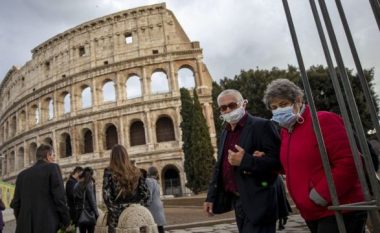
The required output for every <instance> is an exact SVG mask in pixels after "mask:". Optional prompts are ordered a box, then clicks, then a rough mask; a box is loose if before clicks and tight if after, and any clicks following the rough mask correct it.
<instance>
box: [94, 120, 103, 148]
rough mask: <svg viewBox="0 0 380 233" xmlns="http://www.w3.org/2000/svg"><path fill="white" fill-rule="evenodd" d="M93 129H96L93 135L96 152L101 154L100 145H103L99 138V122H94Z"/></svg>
mask: <svg viewBox="0 0 380 233" xmlns="http://www.w3.org/2000/svg"><path fill="white" fill-rule="evenodd" d="M93 127H94V134H93V143H94V152H95V153H98V154H99V153H100V151H99V144H101V141H100V138H99V123H98V121H97V120H94V122H93Z"/></svg>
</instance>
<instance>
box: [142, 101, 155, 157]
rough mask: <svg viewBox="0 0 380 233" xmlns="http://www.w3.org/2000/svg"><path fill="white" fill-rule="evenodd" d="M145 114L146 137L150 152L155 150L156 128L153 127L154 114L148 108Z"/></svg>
mask: <svg viewBox="0 0 380 233" xmlns="http://www.w3.org/2000/svg"><path fill="white" fill-rule="evenodd" d="M144 112H145V135H146V139H147V145H148V150H151V149H154V143H155V141H154V137H153V134H154V129H155V128H154V126H153V125H152V114H151V112H150V110H149V109H148V108H145V109H144Z"/></svg>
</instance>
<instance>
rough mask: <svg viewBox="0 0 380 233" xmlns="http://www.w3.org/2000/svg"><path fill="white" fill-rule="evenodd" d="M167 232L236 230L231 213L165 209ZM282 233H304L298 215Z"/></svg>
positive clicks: (8, 227)
mask: <svg viewBox="0 0 380 233" xmlns="http://www.w3.org/2000/svg"><path fill="white" fill-rule="evenodd" d="M165 213H166V217H167V222H168V225H167V230H166V232H168V233H196V232H215V233H237V232H238V231H237V228H236V225H235V222H234V219H233V212H230V213H227V214H223V215H219V216H214V217H207V216H206V215H205V214H204V213H203V212H202V210H201V209H200V208H190V207H183V208H178V207H176V208H166V209H165ZM15 227H16V224H15V221H10V222H7V223H6V224H5V229H4V231H3V233H14V232H15ZM278 232H283V233H290V232H298V233H304V232H305V233H306V232H309V231H307V227H306V226H305V224H304V221H303V220H302V219H301V217H300V216H299V215H293V216H290V218H289V221H288V223H287V224H286V228H285V230H283V231H278Z"/></svg>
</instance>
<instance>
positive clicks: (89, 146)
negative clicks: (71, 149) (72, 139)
mask: <svg viewBox="0 0 380 233" xmlns="http://www.w3.org/2000/svg"><path fill="white" fill-rule="evenodd" d="M92 152H94V147H93V142H92V132H91V130H89V129H85V130H84V133H83V153H84V154H86V153H92Z"/></svg>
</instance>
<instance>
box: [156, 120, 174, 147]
mask: <svg viewBox="0 0 380 233" xmlns="http://www.w3.org/2000/svg"><path fill="white" fill-rule="evenodd" d="M156 135H157V142H167V141H174V140H175V134H174V126H173V122H172V120H171V119H170V118H169V117H161V118H160V119H158V120H157V122H156Z"/></svg>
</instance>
